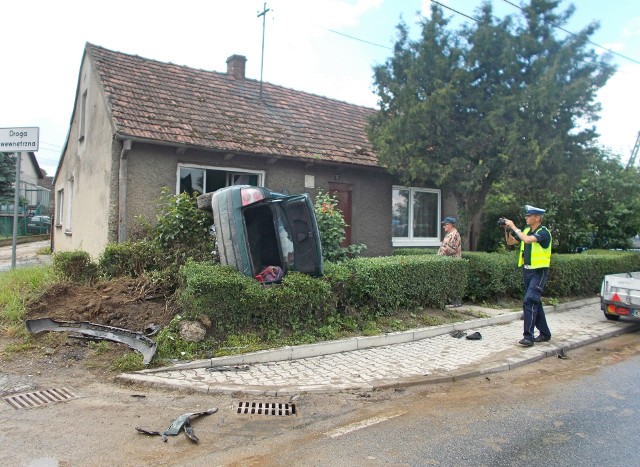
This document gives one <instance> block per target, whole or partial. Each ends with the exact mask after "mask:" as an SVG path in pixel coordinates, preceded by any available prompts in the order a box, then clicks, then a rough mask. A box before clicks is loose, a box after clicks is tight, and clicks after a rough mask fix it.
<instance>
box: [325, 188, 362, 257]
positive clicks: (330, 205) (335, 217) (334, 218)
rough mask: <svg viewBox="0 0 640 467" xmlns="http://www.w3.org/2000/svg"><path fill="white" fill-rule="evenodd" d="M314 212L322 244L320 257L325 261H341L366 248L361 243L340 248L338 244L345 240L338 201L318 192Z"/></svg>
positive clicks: (342, 219) (343, 224) (343, 223)
mask: <svg viewBox="0 0 640 467" xmlns="http://www.w3.org/2000/svg"><path fill="white" fill-rule="evenodd" d="M314 212H315V215H316V222H317V223H318V230H319V231H320V241H321V243H322V256H323V257H324V259H325V260H326V261H342V260H345V259H347V258H353V257H355V256H358V255H359V254H360V253H362V251H364V250H365V249H366V248H367V246H366V245H364V244H363V243H359V244H357V245H349V246H347V247H342V246H340V244H341V243H342V242H343V241H344V239H345V232H344V228H345V227H347V223H346V222H345V221H344V217H343V216H342V212H341V211H340V209H338V200H337V199H336V197H335V196H332V195H330V194H329V193H323V192H318V194H317V195H316V198H315V203H314Z"/></svg>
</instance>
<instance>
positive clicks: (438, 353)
mask: <svg viewBox="0 0 640 467" xmlns="http://www.w3.org/2000/svg"><path fill="white" fill-rule="evenodd" d="M483 321H484V322H487V320H479V321H477V322H474V326H473V327H472V328H470V329H467V331H466V332H467V334H470V333H472V332H475V331H476V330H477V331H478V332H480V333H481V334H482V339H481V340H475V341H474V340H468V339H465V338H462V339H456V338H453V337H451V336H450V335H449V334H448V333H445V334H441V335H436V336H432V337H428V338H424V339H420V340H415V341H411V342H401V343H398V344H394V345H384V346H381V347H368V348H364V349H361V350H351V351H345V352H341V350H343V349H345V348H350V346H348V345H345V343H344V341H341V342H339V344H338V345H339V348H337V349H333V350H336V351H337V352H340V353H331V354H329V355H320V356H312V357H307V358H303V359H298V360H284V361H275V362H264V363H254V364H250V365H248V366H249V368H248V370H247V371H207V370H203V369H182V370H180V371H178V372H176V371H156V372H154V373H153V377H152V381H153V384H155V385H159V384H160V385H161V384H162V382H163V381H164V382H166V385H167V386H172V387H176V386H179V387H182V386H187V385H189V384H190V383H192V384H193V385H195V386H196V387H197V388H198V389H200V388H202V385H203V384H206V385H207V387H208V388H209V392H225V391H227V392H229V391H232V390H233V391H234V392H238V391H239V392H244V391H245V390H249V389H250V390H251V391H258V392H260V391H262V392H265V391H267V390H271V391H273V389H268V388H273V387H277V388H279V389H278V391H277V392H278V393H279V394H284V393H290V392H291V391H292V390H293V389H301V388H306V389H305V390H306V391H309V392H323V391H324V392H335V391H345V390H354V389H357V388H363V387H370V388H375V387H390V386H392V385H393V384H398V385H402V384H418V383H420V381H421V380H420V378H424V382H425V383H426V382H431V383H434V382H440V381H451V380H453V379H461V378H463V377H472V376H474V375H480V374H488V373H491V372H495V371H504V370H506V369H512V368H515V367H517V366H521V365H523V364H526V363H528V362H531V361H534V360H537V359H540V358H544V357H546V356H548V355H555V354H556V353H557V351H558V350H559V349H560V348H566V347H567V346H571V347H575V346H578V345H585V344H586V343H587V342H591V341H593V340H594V339H600V338H603V337H602V336H609V335H610V334H611V333H622V332H628V331H630V330H634V329H638V328H640V324H639V323H638V322H634V321H618V322H614V321H608V320H606V319H605V318H604V316H603V315H602V312H601V311H600V306H599V303H594V302H593V301H592V302H591V303H587V304H584V305H582V306H579V307H574V308H565V309H564V311H562V312H553V313H548V314H547V321H548V322H549V327H550V328H551V331H552V333H553V335H552V339H551V341H550V342H547V343H544V344H536V346H534V347H531V348H523V347H520V346H519V345H518V344H517V342H518V340H520V339H521V337H522V326H523V323H522V321H521V320H520V319H516V320H512V321H510V322H506V323H505V322H495V323H494V324H491V325H488V326H484V327H482V326H481V324H482V322H483ZM394 339H397V337H394ZM398 340H402V339H398ZM323 346H324V347H325V348H326V349H329V350H331V349H330V345H329V344H327V343H323ZM312 350H313V349H310V348H309V346H307V348H306V349H305V352H307V351H312ZM265 357H266V354H265V355H263V356H262V357H261V358H263V359H264V358H265ZM425 375H426V376H425ZM126 376H127V375H122V376H121V377H122V378H124V379H126ZM149 377H151V375H149ZM135 380H136V381H137V382H142V381H143V380H144V376H143V375H141V374H140V373H138V374H136V375H135ZM150 381H151V380H150ZM249 386H250V388H249ZM260 387H262V388H263V389H262V390H260V389H256V388H260Z"/></svg>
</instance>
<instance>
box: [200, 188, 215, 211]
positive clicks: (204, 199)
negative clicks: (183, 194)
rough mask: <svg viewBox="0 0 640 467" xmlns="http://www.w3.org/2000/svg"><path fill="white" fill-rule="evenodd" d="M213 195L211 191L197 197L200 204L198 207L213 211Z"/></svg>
mask: <svg viewBox="0 0 640 467" xmlns="http://www.w3.org/2000/svg"><path fill="white" fill-rule="evenodd" d="M212 196H213V191H211V192H209V193H205V194H204V195H200V196H198V197H197V198H196V203H197V205H198V209H202V210H203V211H211V197H212Z"/></svg>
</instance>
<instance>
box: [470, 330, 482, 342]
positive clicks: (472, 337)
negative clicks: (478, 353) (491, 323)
mask: <svg viewBox="0 0 640 467" xmlns="http://www.w3.org/2000/svg"><path fill="white" fill-rule="evenodd" d="M467 339H469V340H470V341H479V340H480V339H482V334H480V333H479V332H474V333H473V334H471V335H469V336H467Z"/></svg>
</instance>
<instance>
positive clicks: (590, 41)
mask: <svg viewBox="0 0 640 467" xmlns="http://www.w3.org/2000/svg"><path fill="white" fill-rule="evenodd" d="M431 1H432V2H433V1H434V0H431ZM502 1H503V2H505V3H508V4H509V5H511V6H514V7H516V8H517V9H519V10H520V11H524V8H522V7H521V6H520V5H516V4H515V3H513V2H510V1H509V0H502ZM434 3H438V2H434ZM551 26H553V27H554V28H556V29H560V30H561V31H564V32H566V33H567V34H570V35H572V36H573V37H577V34H575V33H573V32H571V31H569V30H567V29H565V28H563V27H561V26H556V25H555V24H552V25H551ZM587 42H588V43H589V44H591V45H595V46H596V47H600V48H601V49H603V50H606V51H607V52H609V53H611V54H613V55H617V56H618V57H621V58H624V59H626V60H629V61H631V62H634V63H637V64H639V65H640V60H636V59H635V58H631V57H627V56H626V55H622V54H621V53H618V52H616V51H614V50H611V49H609V48H607V47H604V46H602V45H600V44H596V43H595V42H593V41H592V40H589V39H587Z"/></svg>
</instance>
